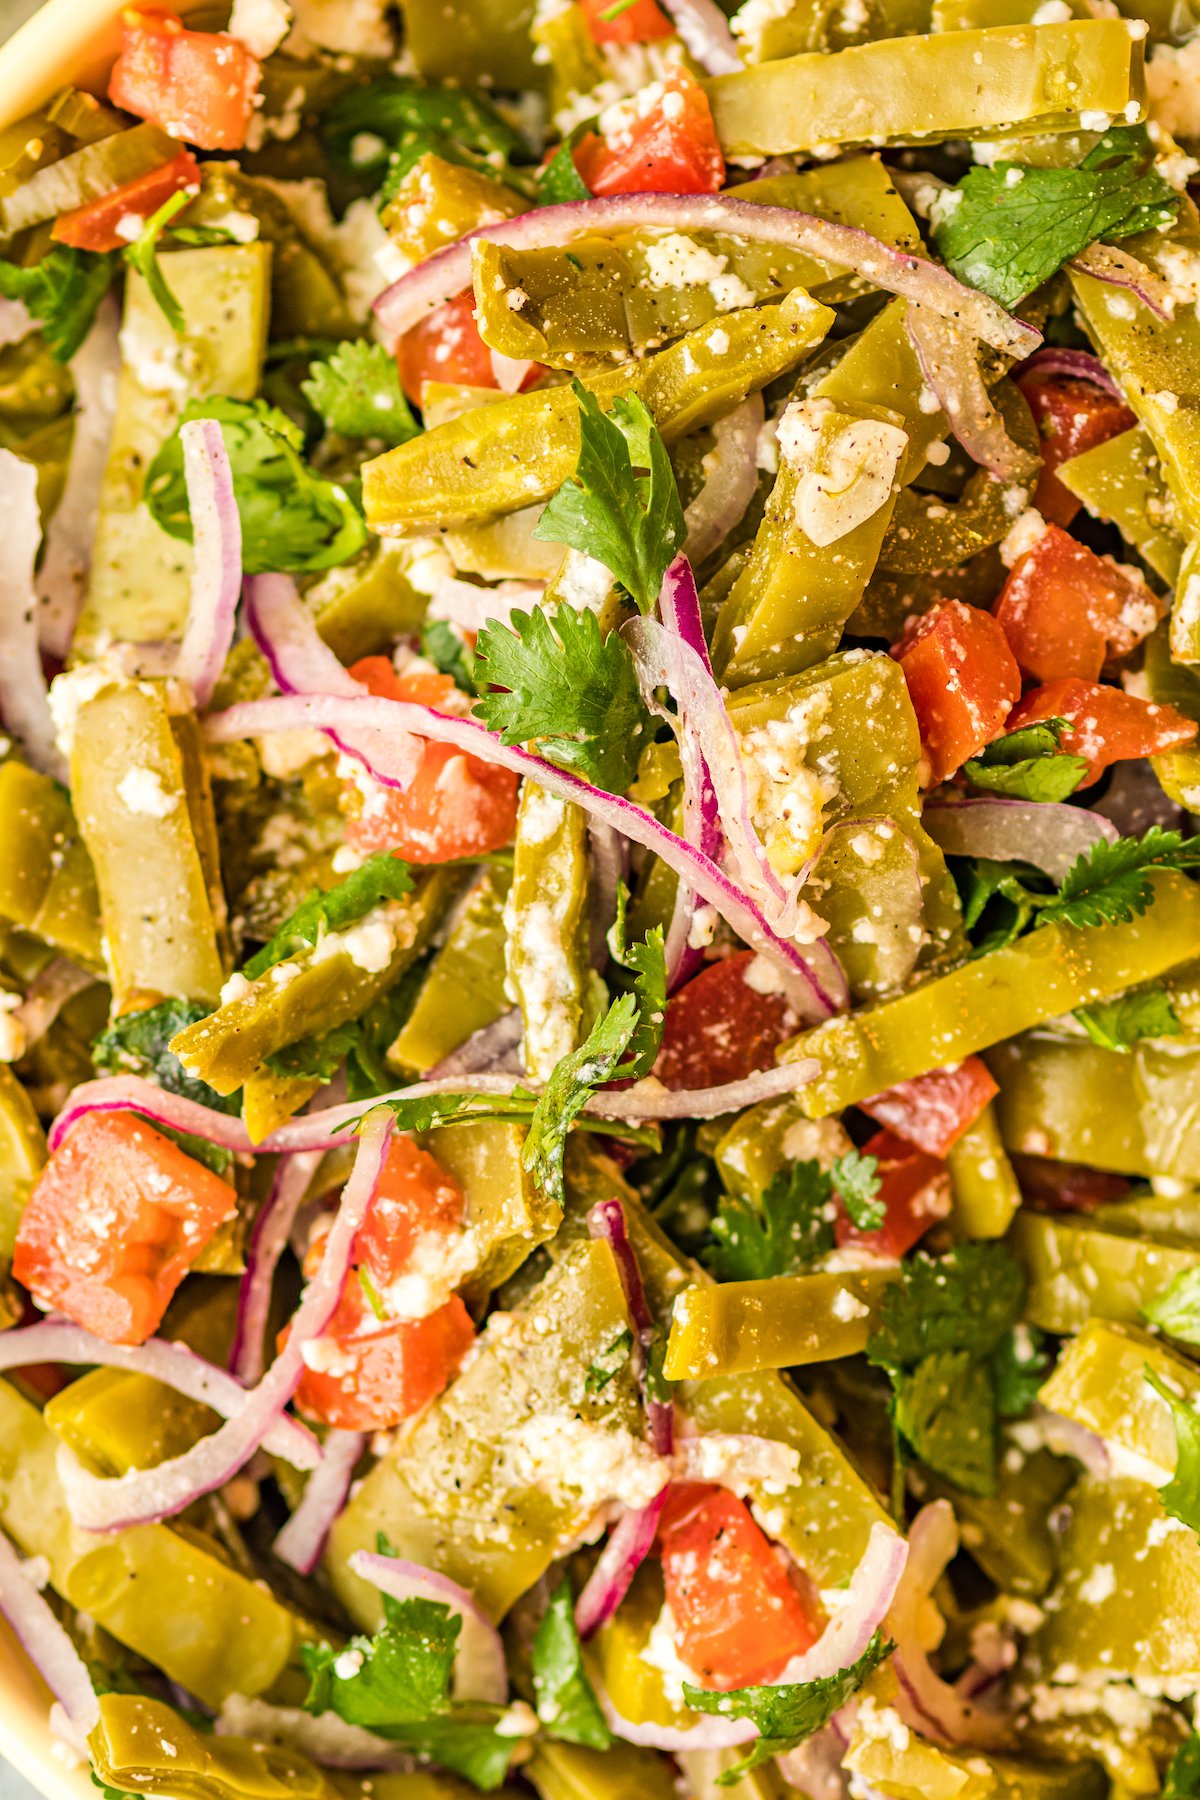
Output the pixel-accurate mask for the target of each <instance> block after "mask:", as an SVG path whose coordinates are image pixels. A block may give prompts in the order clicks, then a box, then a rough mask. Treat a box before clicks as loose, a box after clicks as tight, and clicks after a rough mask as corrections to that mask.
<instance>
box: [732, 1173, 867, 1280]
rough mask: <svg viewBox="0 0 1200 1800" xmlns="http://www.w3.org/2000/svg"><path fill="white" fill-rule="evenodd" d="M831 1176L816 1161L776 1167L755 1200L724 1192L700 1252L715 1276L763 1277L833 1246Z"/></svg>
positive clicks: (799, 1266) (791, 1269) (799, 1265)
mask: <svg viewBox="0 0 1200 1800" xmlns="http://www.w3.org/2000/svg"><path fill="white" fill-rule="evenodd" d="M833 1218H834V1198H833V1181H832V1178H831V1177H830V1176H829V1175H827V1174H826V1173H825V1172H824V1170H823V1169H822V1168H821V1165H820V1163H818V1162H795V1163H790V1164H789V1165H788V1166H787V1168H784V1169H780V1170H779V1171H778V1172H777V1173H776V1174H775V1175H774V1176H773V1177H772V1178H771V1181H770V1183H769V1185H768V1186H767V1188H766V1190H765V1192H764V1193H763V1197H762V1201H761V1203H760V1204H759V1205H758V1206H755V1205H754V1204H753V1202H751V1201H748V1200H742V1199H739V1198H738V1197H737V1196H736V1195H734V1194H726V1195H724V1196H723V1198H722V1200H721V1204H720V1206H719V1207H718V1209H717V1215H716V1217H715V1218H714V1220H713V1222H712V1235H713V1242H712V1243H711V1244H710V1245H709V1247H708V1248H707V1249H706V1250H704V1251H702V1252H701V1258H702V1260H703V1262H704V1264H705V1266H706V1268H708V1269H709V1270H710V1271H711V1272H712V1273H713V1274H714V1275H715V1276H716V1277H717V1280H718V1281H763V1280H765V1279H766V1278H767V1277H768V1276H771V1275H795V1274H798V1273H801V1272H803V1270H805V1269H809V1268H811V1267H812V1265H813V1263H815V1262H816V1261H817V1260H818V1258H820V1257H822V1256H824V1255H825V1254H826V1253H827V1252H828V1251H830V1250H832V1249H833V1246H834V1231H833Z"/></svg>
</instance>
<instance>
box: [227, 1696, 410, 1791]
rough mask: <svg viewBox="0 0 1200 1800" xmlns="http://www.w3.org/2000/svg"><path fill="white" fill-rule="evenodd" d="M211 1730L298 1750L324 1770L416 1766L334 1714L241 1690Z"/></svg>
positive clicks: (398, 1771)
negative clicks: (276, 1702) (273, 1702)
mask: <svg viewBox="0 0 1200 1800" xmlns="http://www.w3.org/2000/svg"><path fill="white" fill-rule="evenodd" d="M213 1731H214V1732H215V1733H216V1735H217V1736H218V1737H240V1738H253V1739H255V1741H256V1742H257V1743H260V1744H280V1745H283V1746H284V1747H286V1748H287V1749H289V1750H298V1751H299V1752H300V1754H301V1755H302V1756H307V1757H308V1758H309V1760H310V1761H311V1762H315V1763H320V1765H321V1767H322V1768H324V1769H347V1770H351V1771H357V1770H369V1771H371V1772H372V1773H376V1772H379V1771H383V1772H386V1773H392V1772H394V1773H396V1774H401V1775H407V1774H413V1773H415V1772H416V1771H417V1770H418V1768H419V1766H420V1765H419V1764H418V1762H417V1759H416V1758H415V1757H414V1756H408V1755H405V1754H403V1753H402V1752H399V1751H397V1749H396V1746H395V1744H390V1743H389V1742H388V1741H387V1739H386V1738H381V1737H376V1736H375V1733H374V1732H373V1731H366V1730H364V1729H363V1727H362V1726H361V1725H349V1724H347V1723H346V1721H345V1720H344V1719H341V1718H339V1717H338V1715H337V1713H333V1712H323V1713H317V1714H316V1715H314V1714H312V1713H309V1712H305V1711H304V1710H303V1708H302V1707H299V1706H272V1705H271V1703H270V1702H269V1701H267V1700H251V1699H249V1698H248V1697H247V1696H246V1695H245V1694H230V1695H229V1697H228V1699H227V1700H226V1701H225V1704H224V1705H223V1706H222V1708H221V1710H220V1712H219V1713H218V1714H217V1717H216V1719H215V1720H214V1722H213Z"/></svg>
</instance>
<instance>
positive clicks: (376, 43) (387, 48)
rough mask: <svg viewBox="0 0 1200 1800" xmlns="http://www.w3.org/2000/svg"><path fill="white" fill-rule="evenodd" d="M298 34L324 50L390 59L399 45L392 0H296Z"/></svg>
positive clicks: (294, 2) (295, 10)
mask: <svg viewBox="0 0 1200 1800" xmlns="http://www.w3.org/2000/svg"><path fill="white" fill-rule="evenodd" d="M293 11H294V12H295V15H296V33H297V35H298V36H299V37H301V38H304V39H307V40H308V42H309V43H310V44H316V45H318V46H319V47H320V48H321V49H322V50H339V51H342V52H343V53H344V54H346V55H347V56H377V57H390V56H391V55H393V53H394V51H395V48H396V44H395V39H394V38H393V36H392V30H391V27H390V25H389V24H388V22H387V17H388V12H389V7H388V0H293Z"/></svg>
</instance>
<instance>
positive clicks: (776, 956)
mask: <svg viewBox="0 0 1200 1800" xmlns="http://www.w3.org/2000/svg"><path fill="white" fill-rule="evenodd" d="M310 727H311V728H313V729H315V730H318V731H327V732H348V731H353V733H354V735H355V739H356V742H360V743H361V741H362V733H363V729H364V728H365V729H367V730H370V731H372V732H374V731H375V730H376V728H377V729H378V736H379V741H380V742H381V743H382V742H384V741H385V740H386V739H387V738H388V736H389V734H391V737H392V740H393V741H394V740H395V737H396V734H397V732H398V733H399V735H400V738H401V739H402V740H403V739H405V738H407V736H408V735H409V734H410V733H415V734H417V735H418V736H420V737H427V738H431V739H433V740H434V741H435V742H438V743H443V744H454V745H455V746H456V747H457V748H458V749H460V750H463V751H465V752H466V753H467V754H468V755H469V756H477V757H479V758H481V759H482V760H483V761H485V762H493V763H498V764H499V765H500V766H501V767H502V768H507V769H513V770H515V772H516V773H517V774H518V775H529V776H532V777H533V779H534V780H535V781H536V782H537V783H538V784H539V785H540V786H541V787H544V788H546V789H548V791H549V792H550V793H552V794H558V795H560V796H561V797H562V798H564V799H567V800H574V801H577V802H578V804H579V805H580V806H581V807H582V808H583V810H584V811H585V812H586V813H588V814H589V815H590V816H591V817H593V818H598V819H601V820H603V821H604V822H605V823H606V824H610V825H613V826H615V828H616V829H617V830H618V831H619V832H621V834H622V835H623V836H624V837H627V838H631V839H632V840H633V841H634V843H638V844H641V845H642V846H643V847H644V848H645V849H647V850H651V851H653V852H654V854H655V855H656V856H659V857H661V858H662V860H663V861H664V862H665V863H667V864H668V865H669V867H671V868H672V869H674V871H675V873H676V874H677V875H679V876H681V877H682V879H683V880H685V881H686V882H687V883H688V885H689V886H690V887H693V888H694V889H695V890H696V891H697V892H698V893H699V894H700V895H701V896H702V898H704V899H705V900H707V901H708V902H709V903H710V905H712V906H714V907H715V908H716V909H717V911H718V912H719V913H720V915H721V917H722V918H724V919H725V920H726V921H727V922H728V924H729V925H730V926H732V928H733V930H734V931H736V932H737V934H738V936H739V937H741V938H742V939H743V940H744V941H745V942H746V943H747V944H749V945H750V946H751V948H752V949H754V950H757V951H759V952H760V953H761V954H762V955H764V956H765V957H767V959H768V960H769V961H770V962H772V963H773V964H774V965H775V966H776V967H777V968H778V969H779V970H780V971H781V973H782V974H783V977H784V980H785V982H786V983H787V984H788V991H789V997H790V998H792V1003H793V1005H794V1006H796V1007H797V1010H798V1012H800V1014H801V1016H804V1014H805V1013H806V1012H807V1013H808V1014H809V1015H810V1016H814V1017H819V1018H825V1017H827V1016H828V1014H829V1012H831V1011H837V1010H838V1007H837V1006H836V1005H835V1004H834V1001H833V999H831V997H830V995H829V994H828V993H827V992H826V990H825V988H824V986H823V984H822V980H821V978H820V976H819V975H818V974H817V972H816V971H815V970H814V968H813V967H812V965H811V964H810V961H809V959H808V958H807V957H806V956H805V955H803V954H802V953H801V951H800V949H799V948H798V946H797V945H795V944H794V943H788V942H787V941H785V940H784V939H782V938H780V937H778V936H777V935H776V933H775V932H774V931H773V930H772V929H771V927H770V926H769V925H768V923H767V921H766V919H765V918H764V917H763V915H762V912H761V910H760V909H759V908H758V907H757V906H756V905H755V904H754V902H753V900H751V899H750V898H749V897H748V896H747V895H746V894H744V893H743V892H742V891H741V890H740V889H739V888H738V887H737V886H736V885H735V883H734V882H732V881H731V880H730V879H729V877H728V876H727V875H725V874H724V873H723V872H722V871H721V870H720V869H718V868H717V867H716V866H715V864H714V863H712V862H711V861H710V860H709V859H708V858H707V857H706V856H704V855H703V854H702V853H701V852H700V851H698V850H697V849H695V848H694V846H692V845H690V844H688V843H686V842H685V841H684V839H683V838H681V837H679V836H678V835H677V834H676V833H675V832H673V831H669V830H668V829H667V827H666V826H665V825H662V824H660V823H659V821H658V820H657V819H656V818H655V817H654V815H653V814H652V813H650V812H647V811H646V809H645V808H644V807H641V806H638V805H636V804H635V803H634V801H632V800H626V799H624V798H623V797H622V796H620V795H618V794H608V793H605V792H604V791H603V790H602V789H600V788H595V787H591V786H590V785H589V784H588V783H587V782H586V781H582V780H581V779H580V778H579V776H578V775H572V774H570V773H569V772H568V771H567V770H565V769H558V768H555V767H554V765H553V764H552V763H548V762H544V761H543V760H542V758H541V757H539V756H534V755H532V754H531V753H530V752H529V751H528V750H522V749H520V748H518V747H516V746H515V745H511V746H510V745H507V744H502V743H501V742H500V740H499V738H497V737H495V736H493V734H492V733H491V732H490V731H488V729H487V727H486V726H484V725H482V724H480V722H479V721H478V720H477V719H463V718H453V717H451V716H450V715H449V714H447V713H440V712H436V711H435V710H434V709H433V708H432V707H428V706H419V705H417V704H415V703H414V702H412V701H403V700H383V699H379V698H377V697H375V696H373V695H372V696H369V697H368V698H366V699H362V700H355V701H353V702H350V701H348V700H345V699H341V698H339V697H338V696H335V695H327V694H308V695H303V696H300V695H296V696H292V695H287V696H284V697H282V698H279V699H271V700H249V701H244V702H242V703H241V704H240V705H238V706H231V707H230V708H229V709H228V711H226V712H223V713H218V714H215V715H213V716H212V717H210V718H209V719H207V720H206V721H205V733H206V735H207V737H208V739H209V742H210V743H237V742H239V741H240V740H241V739H243V738H248V737H259V736H263V735H266V734H267V733H269V732H272V731H296V730H307V729H309V728H310ZM405 755H406V751H405V748H404V745H403V743H402V744H401V747H400V750H399V752H398V754H397V756H396V757H395V758H394V759H392V760H391V761H389V762H384V761H383V759H382V757H381V759H380V761H379V762H376V761H375V760H374V759H372V761H371V764H370V772H371V775H372V777H373V778H374V779H376V780H379V779H391V780H393V781H400V782H401V784H402V785H403V779H402V768H403V765H404V761H405Z"/></svg>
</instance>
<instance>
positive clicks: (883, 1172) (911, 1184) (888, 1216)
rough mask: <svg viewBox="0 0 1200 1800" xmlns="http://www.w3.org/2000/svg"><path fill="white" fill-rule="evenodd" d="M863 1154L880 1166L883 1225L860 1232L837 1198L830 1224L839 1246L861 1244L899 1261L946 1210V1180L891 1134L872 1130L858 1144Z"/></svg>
mask: <svg viewBox="0 0 1200 1800" xmlns="http://www.w3.org/2000/svg"><path fill="white" fill-rule="evenodd" d="M863 1155H864V1156H873V1157H874V1158H875V1159H876V1161H877V1162H878V1164H879V1169H878V1175H879V1180H880V1188H879V1198H880V1200H882V1201H883V1204H884V1208H885V1214H884V1221H883V1224H882V1225H881V1226H880V1227H879V1229H878V1231H860V1230H859V1228H858V1226H857V1225H855V1224H854V1223H853V1222H852V1221H851V1219H850V1218H849V1217H848V1215H847V1213H846V1210H845V1208H844V1207H843V1205H842V1203H841V1201H840V1199H839V1201H838V1212H837V1218H836V1219H835V1220H834V1226H833V1228H834V1232H835V1234H836V1236H837V1241H838V1245H839V1247H840V1246H841V1245H842V1244H861V1245H862V1246H863V1247H864V1248H865V1249H867V1250H875V1251H877V1252H878V1254H879V1255H880V1256H890V1257H895V1258H897V1259H898V1258H900V1257H901V1256H903V1255H904V1254H905V1252H906V1251H908V1250H911V1249H912V1247H913V1245H914V1244H915V1243H916V1242H917V1241H918V1239H920V1238H923V1237H924V1236H925V1233H926V1232H927V1231H928V1230H929V1227H930V1226H931V1225H933V1224H936V1222H937V1220H938V1219H944V1218H945V1217H946V1214H947V1213H948V1212H949V1211H950V1176H949V1174H948V1173H947V1170H946V1165H945V1163H944V1162H942V1161H941V1159H940V1158H939V1157H936V1156H930V1155H928V1154H927V1153H926V1152H925V1151H924V1150H918V1149H917V1148H916V1147H915V1145H913V1144H909V1143H906V1142H905V1140H904V1139H903V1138H898V1137H895V1136H894V1135H893V1134H892V1133H891V1132H890V1131H877V1132H876V1133H875V1136H874V1137H873V1138H870V1139H869V1140H868V1141H867V1143H865V1144H864V1145H863Z"/></svg>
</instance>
